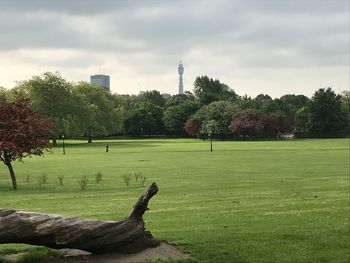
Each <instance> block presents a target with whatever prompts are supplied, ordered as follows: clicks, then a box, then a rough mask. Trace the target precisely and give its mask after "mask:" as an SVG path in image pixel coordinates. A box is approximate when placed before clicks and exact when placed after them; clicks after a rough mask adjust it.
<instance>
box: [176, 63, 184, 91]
mask: <svg viewBox="0 0 350 263" xmlns="http://www.w3.org/2000/svg"><path fill="white" fill-rule="evenodd" d="M177 72H178V73H179V94H183V93H184V83H183V80H182V74H184V66H183V65H182V63H181V61H180V64H179V66H178V67H177Z"/></svg>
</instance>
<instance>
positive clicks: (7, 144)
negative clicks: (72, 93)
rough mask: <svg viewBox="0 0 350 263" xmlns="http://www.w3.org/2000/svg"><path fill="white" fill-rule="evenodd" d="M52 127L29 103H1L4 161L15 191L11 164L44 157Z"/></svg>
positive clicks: (0, 154)
mask: <svg viewBox="0 0 350 263" xmlns="http://www.w3.org/2000/svg"><path fill="white" fill-rule="evenodd" d="M51 133H52V127H51V123H50V121H49V120H48V119H47V118H44V117H42V116H41V115H40V114H38V113H37V112H36V111H34V110H32V109H31V108H30V106H29V100H28V99H19V100H17V101H15V102H6V101H1V102H0V160H1V161H2V162H3V163H4V164H5V165H6V166H7V168H8V169H9V172H10V176H11V179H12V186H13V189H15V190H16V189H17V182H16V176H15V173H14V171H13V168H12V164H11V162H12V161H14V160H22V158H24V157H26V156H30V155H42V154H43V151H44V149H45V148H47V147H49V140H48V138H49V136H50V135H51Z"/></svg>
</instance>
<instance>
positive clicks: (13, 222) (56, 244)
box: [0, 183, 160, 254]
mask: <svg viewBox="0 0 350 263" xmlns="http://www.w3.org/2000/svg"><path fill="white" fill-rule="evenodd" d="M157 192H158V187H157V185H156V184H155V183H153V184H152V185H151V186H150V187H149V188H148V190H147V191H146V192H145V193H144V194H143V195H142V196H141V197H140V198H139V199H138V201H137V202H136V204H135V205H134V207H133V210H132V212H131V214H130V216H129V217H127V218H125V219H124V220H121V221H118V222H115V221H102V220H88V219H81V218H77V217H63V216H59V215H50V214H43V213H32V212H23V211H16V210H9V209H0V244H4V243H24V244H30V245H40V246H46V247H50V248H55V249H60V248H75V249H81V250H85V251H88V252H91V253H95V254H100V253H106V252H120V253H131V252H136V251H141V250H143V249H145V248H148V247H155V246H158V245H159V244H160V241H159V240H157V239H156V238H154V237H153V236H152V234H151V233H150V232H148V231H145V227H144V221H143V218H142V216H143V214H144V213H145V211H146V210H148V207H147V206H148V201H149V200H150V199H151V198H152V197H153V196H154V195H155V194H157Z"/></svg>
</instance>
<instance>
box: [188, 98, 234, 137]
mask: <svg viewBox="0 0 350 263" xmlns="http://www.w3.org/2000/svg"><path fill="white" fill-rule="evenodd" d="M238 111H239V108H238V106H237V105H235V104H233V103H231V102H229V101H214V102H212V103H210V104H209V105H205V106H203V107H201V108H200V109H199V110H198V111H197V112H196V113H195V114H194V116H193V117H194V118H195V119H198V120H200V121H201V128H202V132H204V133H208V132H209V131H208V130H206V129H205V127H208V125H207V124H208V123H212V121H215V123H216V128H215V131H214V130H212V132H213V133H219V134H220V135H222V136H223V135H224V134H226V133H229V129H228V126H229V124H230V121H231V119H232V117H233V115H234V114H235V113H237V112H238Z"/></svg>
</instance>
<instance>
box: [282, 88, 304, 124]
mask: <svg viewBox="0 0 350 263" xmlns="http://www.w3.org/2000/svg"><path fill="white" fill-rule="evenodd" d="M276 102H277V103H278V104H279V108H280V110H281V111H283V112H284V114H285V115H286V117H287V119H288V121H289V122H290V123H291V125H293V126H295V118H296V115H297V111H298V110H299V109H301V108H302V107H307V106H308V105H309V103H310V99H309V98H308V97H306V96H304V95H294V94H287V95H284V96H282V97H280V98H279V99H276Z"/></svg>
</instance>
